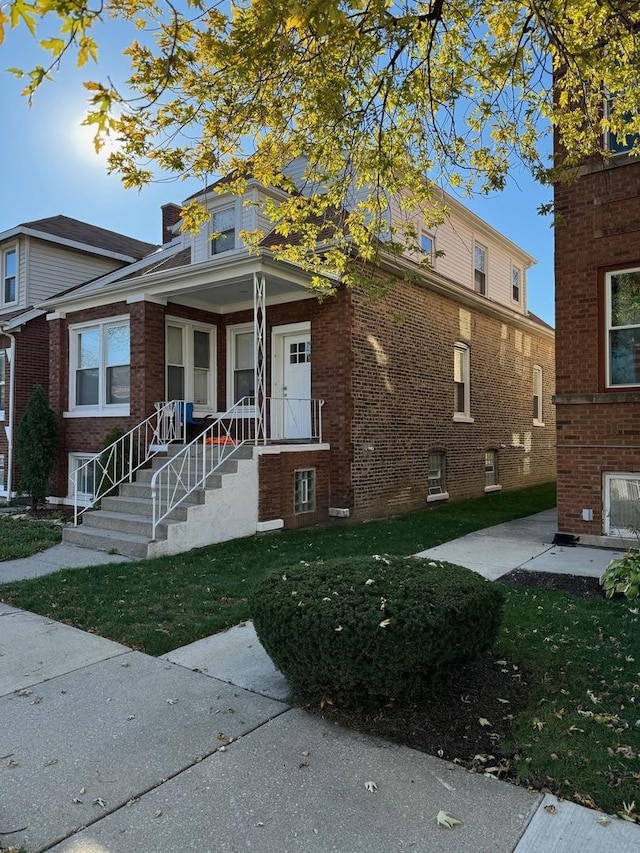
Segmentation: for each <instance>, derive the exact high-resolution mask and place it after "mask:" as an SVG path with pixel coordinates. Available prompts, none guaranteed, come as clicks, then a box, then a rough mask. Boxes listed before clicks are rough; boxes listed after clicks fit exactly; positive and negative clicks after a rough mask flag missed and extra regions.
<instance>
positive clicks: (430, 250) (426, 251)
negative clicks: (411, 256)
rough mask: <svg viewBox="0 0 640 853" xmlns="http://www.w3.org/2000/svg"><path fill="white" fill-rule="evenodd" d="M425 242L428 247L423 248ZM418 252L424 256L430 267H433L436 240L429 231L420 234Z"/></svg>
mask: <svg viewBox="0 0 640 853" xmlns="http://www.w3.org/2000/svg"><path fill="white" fill-rule="evenodd" d="M427 241H428V242H429V244H430V245H429V246H428V247H425V243H426V242H427ZM420 251H421V252H422V254H423V255H425V257H426V258H427V260H428V261H429V263H430V264H431V266H433V264H434V261H435V257H436V238H435V237H434V236H433V234H432V233H431V232H430V231H421V232H420Z"/></svg>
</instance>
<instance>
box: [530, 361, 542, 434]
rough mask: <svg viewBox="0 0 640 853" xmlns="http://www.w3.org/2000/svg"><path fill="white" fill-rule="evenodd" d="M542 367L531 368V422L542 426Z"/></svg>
mask: <svg viewBox="0 0 640 853" xmlns="http://www.w3.org/2000/svg"><path fill="white" fill-rule="evenodd" d="M542 414H543V412H542V368H541V367H538V365H535V366H534V368H533V422H534V424H536V426H544V421H543V417H542Z"/></svg>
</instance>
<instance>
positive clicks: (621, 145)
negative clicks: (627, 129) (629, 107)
mask: <svg viewBox="0 0 640 853" xmlns="http://www.w3.org/2000/svg"><path fill="white" fill-rule="evenodd" d="M614 102H615V96H610V97H609V98H607V99H606V100H605V102H604V113H605V117H606V118H608V117H609V116H610V115H611V112H612V109H613V104H614ZM622 118H623V120H624V121H625V122H626V121H629V120H630V119H631V116H630V115H629V114H628V113H625V115H623V117H622ZM604 142H605V148H606V149H607V150H608V151H610V152H611V153H612V154H625V153H627V152H628V151H631V149H632V148H633V147H634V146H635V145H638V143H639V142H640V139H639V138H638V136H636V135H635V134H632V133H628V134H625V136H624V137H622V138H621V137H619V136H617V135H616V134H615V133H611V132H610V131H607V132H606V133H605V139H604Z"/></svg>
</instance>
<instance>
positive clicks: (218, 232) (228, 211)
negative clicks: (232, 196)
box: [211, 206, 236, 255]
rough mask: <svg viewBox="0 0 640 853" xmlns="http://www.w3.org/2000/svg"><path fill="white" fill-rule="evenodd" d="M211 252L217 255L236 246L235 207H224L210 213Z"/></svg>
mask: <svg viewBox="0 0 640 853" xmlns="http://www.w3.org/2000/svg"><path fill="white" fill-rule="evenodd" d="M211 234H212V237H211V254H212V255H219V254H221V253H222V252H229V251H230V250H231V249H235V247H236V209H235V206H232V207H224V208H222V210H217V211H215V213H213V214H212V215H211Z"/></svg>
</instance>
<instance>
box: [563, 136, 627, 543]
mask: <svg viewBox="0 0 640 853" xmlns="http://www.w3.org/2000/svg"><path fill="white" fill-rule="evenodd" d="M632 141H633V140H631V139H627V140H626V143H629V145H627V144H619V142H618V141H617V140H616V139H615V137H611V138H610V139H609V140H608V144H609V148H610V150H611V152H612V156H611V159H610V160H608V161H607V162H599V161H598V162H595V161H594V162H592V163H589V164H586V165H584V166H582V167H581V168H580V170H579V171H578V174H577V176H576V180H575V181H574V182H572V183H570V184H558V185H557V186H556V188H555V209H556V216H557V222H558V224H557V225H556V238H555V243H556V245H555V272H556V318H557V320H556V322H557V372H556V397H555V403H556V413H557V429H558V432H557V436H558V528H559V532H560V533H561V534H565V535H568V536H579V537H580V541H581V542H582V543H583V544H593V545H605V546H609V547H626V546H628V545H629V544H630V542H632V541H633V539H634V538H635V533H634V530H635V529H636V528H638V527H640V243H639V235H640V203H639V201H640V199H639V197H640V160H638V158H636V157H632V156H630V155H629V153H628V151H629V148H630V144H631V143H632Z"/></svg>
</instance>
